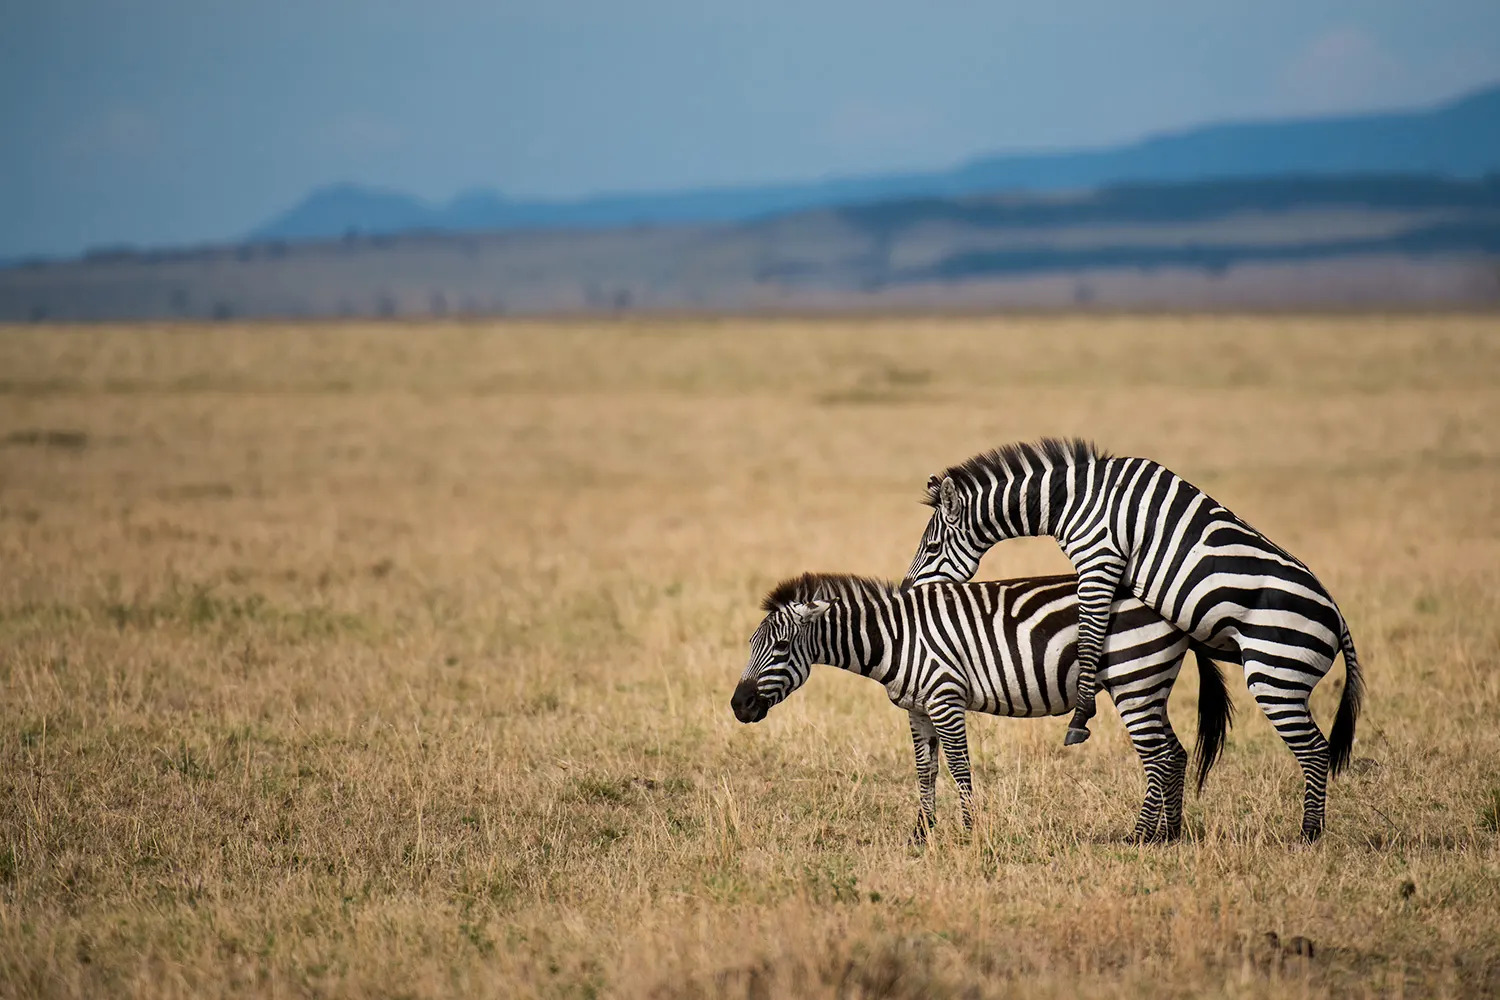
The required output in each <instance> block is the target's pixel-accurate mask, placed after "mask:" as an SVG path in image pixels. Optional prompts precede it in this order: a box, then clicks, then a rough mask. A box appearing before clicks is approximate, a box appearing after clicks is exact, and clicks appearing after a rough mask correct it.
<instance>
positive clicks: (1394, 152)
mask: <svg viewBox="0 0 1500 1000" xmlns="http://www.w3.org/2000/svg"><path fill="white" fill-rule="evenodd" d="M1494 171H1500V86H1495V87H1491V88H1488V89H1485V90H1482V91H1479V92H1477V93H1474V94H1470V95H1469V96H1467V97H1463V98H1460V99H1458V100H1456V101H1453V102H1450V103H1447V104H1444V105H1441V106H1439V107H1436V108H1432V109H1429V110H1422V111H1405V112H1386V113H1374V114H1362V115H1347V116H1341V117H1323V118H1308V119H1301V120H1286V121H1268V122H1240V123H1229V124H1220V125H1208V126H1203V127H1199V128H1192V129H1187V130H1184V131H1180V132H1174V133H1170V134H1165V135H1158V136H1152V137H1149V138H1146V139H1143V140H1141V141H1139V142H1135V143H1131V144H1128V145H1124V146H1118V147H1112V148H1106V149H1095V150H1081V151H1075V152H1058V153H1039V154H1024V155H1013V156H995V157H987V158H984V159H979V160H975V161H973V162H971V163H968V164H965V165H963V166H960V167H958V168H956V169H954V170H950V171H938V172H931V173H910V174H889V175H872V176H868V177H850V178H831V179H827V180H821V181H814V182H808V183H801V184H780V185H764V186H752V187H741V188H718V189H700V190H689V191H677V192H662V193H652V194H614V195H600V196H595V197H589V198H581V199H577V200H572V201H534V200H518V199H510V198H507V197H505V196H504V195H502V194H499V193H497V192H493V191H485V190H479V191H472V192H468V193H466V194H463V195H460V196H459V197H457V198H455V199H453V200H452V201H451V202H449V203H447V204H445V205H432V204H428V203H426V202H424V201H421V200H420V199H417V198H413V197H411V196H409V195H405V194H402V193H400V192H394V191H387V190H379V189H372V188H366V187H361V186H358V185H353V184H340V185H334V186H331V187H326V188H322V189H319V190H317V191H314V192H313V193H312V194H310V195H309V196H308V197H307V198H306V199H305V200H303V201H302V202H301V203H300V204H298V205H296V206H295V207H293V208H292V209H290V210H289V211H287V212H285V213H284V214H282V215H280V216H278V217H277V218H275V219H273V220H272V221H270V222H268V223H267V224H266V225H264V226H263V227H261V228H260V229H258V230H257V231H256V232H254V233H253V234H251V236H252V238H253V239H257V240H305V239H318V238H329V237H337V236H342V235H344V234H345V233H348V232H351V231H356V232H359V233H364V234H377V233H397V232H408V231H414V230H435V231H460V230H494V229H532V228H536V229H552V228H598V227H611V226H628V225H642V224H647V225H654V224H664V223H682V222H728V221H739V220H745V219H752V218H756V217H758V216H763V215H769V214H773V213H778V212H787V211H794V210H798V209H806V208H814V207H819V206H834V205H852V204H861V203H867V202H874V201H881V200H886V199H893V198H923V197H954V196H960V195H969V194H978V193H987V192H997V191H1046V190H1078V189H1092V188H1098V187H1103V186H1108V185H1115V184H1120V183H1128V182H1146V183H1161V182H1173V181H1190V180H1201V179H1205V178H1233V177H1268V176H1275V175H1279V174H1296V175H1303V176H1306V175H1317V174H1355V173H1359V174H1370V173H1385V174H1434V175H1443V176H1450V177H1463V178H1471V177H1478V176H1481V175H1483V174H1486V173H1489V172H1494Z"/></svg>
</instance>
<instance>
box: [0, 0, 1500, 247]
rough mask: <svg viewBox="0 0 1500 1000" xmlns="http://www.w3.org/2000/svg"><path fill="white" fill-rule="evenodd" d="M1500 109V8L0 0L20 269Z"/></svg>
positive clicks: (0, 166) (0, 158) (1432, 1)
mask: <svg viewBox="0 0 1500 1000" xmlns="http://www.w3.org/2000/svg"><path fill="white" fill-rule="evenodd" d="M1496 80H1500V3H1496V2H1495V0H1429V2H1427V3H1423V4H1416V3H1411V2H1408V0H1401V2H1397V0H1365V2H1352V0H1350V2H1323V0H1300V2H1292V0H1260V2H1256V3H1248V2H1242V3H1234V4H1227V3H1219V2H1203V0H1192V2H1188V0H1137V2H1135V3H1131V4H1122V3H1120V2H1118V0H1051V2H1047V3H1037V2H1034V0H1033V2H1024V3H1003V2H957V0H928V2H924V3H921V4H918V3H901V4H896V3H883V2H880V0H863V2H824V0H761V2H758V3H753V4H752V3H735V4H727V3H726V4H717V3H713V2H710V0H632V2H629V3H625V2H619V0H537V2H532V0H500V2H489V3H477V2H466V0H429V2H425V3H420V4H417V3H404V4H398V3H386V2H382V0H361V2H353V0H300V2H281V0H265V2H261V3H243V2H241V3H233V4H230V3H221V2H217V0H130V2H125V0H0V129H3V132H0V135H3V136H4V138H3V141H0V257H11V256H18V255H22V254H32V253H47V254H58V253H72V252H77V251H78V250H81V249H83V248H84V247H87V246H94V245H100V244H108V243H118V242H134V243H140V244H145V245H158V244H171V243H180V242H196V241H204V240H216V239H225V238H232V237H235V236H237V235H239V234H242V233H244V232H245V231H247V230H249V229H250V228H252V227H254V226H256V225H258V224H259V223H261V222H263V221H264V220H265V219H266V218H268V217H269V216H271V215H273V214H275V213H276V212H279V211H280V210H282V209H284V208H286V207H288V206H289V205H290V204H292V203H293V202H295V201H297V200H299V199H300V198H301V197H302V196H304V195H305V194H306V193H307V192H308V191H309V190H310V189H312V188H314V187H317V186H321V185H324V184H328V183H332V182H336V181H356V182H361V183H366V184H371V185H377V186H383V187H390V188H396V189H399V190H403V191H409V192H412V193H414V194H417V195H420V196H423V197H426V198H430V199H435V200H445V199H447V198H449V197H451V196H453V195H454V194H456V193H458V192H460V191H462V190H465V189H469V188H474V187H490V188H496V189H499V190H502V191H504V192H506V193H509V194H514V195H523V196H546V197H566V196H572V195H579V194H585V193H590V192H598V191H605V190H642V189H667V188H677V187H685V186H700V185H725V184H742V183H755V182H762V181H773V180H791V179H805V178H812V177H817V176H820V175H827V174H852V173H872V172H883V171H888V170H895V169H910V168H929V167H942V166H947V165H951V164H954V163H957V162H959V161H962V160H965V159H969V158H972V157H974V156H976V155H980V154H984V153H990V152H996V151H1008V150H1023V149H1038V148H1057V147H1074V146H1088V145H1100V144H1107V143H1113V142H1118V141H1122V140H1128V139H1132V138H1135V137H1138V136H1140V135H1142V134H1144V133H1148V132H1152V131H1158V130H1162V129H1170V128H1176V127H1180V126H1183V125H1189V124H1195V123H1200V122H1205V121H1212V120H1218V119H1224V118H1244V117H1264V116H1282V115H1291V114H1311V113H1322V112H1330V111H1346V110H1359V109H1376V108H1387V107H1397V106H1416V105H1422V104H1426V103H1430V102H1434V101H1437V100H1441V99H1444V98H1447V97H1449V96H1452V95H1455V94H1457V93H1460V92H1463V91H1465V90H1468V89H1472V88H1474V87H1476V86H1479V85H1483V84H1485V83H1490V82H1494V81H1496Z"/></svg>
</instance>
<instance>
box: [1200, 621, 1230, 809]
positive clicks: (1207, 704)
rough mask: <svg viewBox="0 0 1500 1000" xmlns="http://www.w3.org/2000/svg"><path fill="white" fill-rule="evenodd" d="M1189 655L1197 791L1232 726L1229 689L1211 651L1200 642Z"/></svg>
mask: <svg viewBox="0 0 1500 1000" xmlns="http://www.w3.org/2000/svg"><path fill="white" fill-rule="evenodd" d="M1193 656H1194V658H1196V659H1197V661H1198V745H1197V746H1196V747H1194V748H1193V756H1194V757H1195V758H1196V759H1197V762H1198V764H1197V771H1198V791H1199V792H1200V793H1201V792H1202V791H1203V783H1204V782H1205V781H1207V780H1208V772H1209V771H1212V770H1213V767H1214V762H1215V761H1217V760H1218V759H1219V753H1220V751H1222V750H1223V749H1224V740H1225V739H1226V738H1227V737H1228V736H1229V727H1230V726H1231V725H1233V724H1234V703H1233V702H1231V701H1230V700H1229V689H1228V688H1226V687H1225V686H1224V677H1223V675H1222V674H1220V673H1219V664H1218V663H1217V662H1216V661H1215V660H1214V658H1213V656H1214V651H1213V650H1212V649H1209V648H1208V647H1207V646H1205V645H1203V644H1202V643H1198V642H1195V643H1193Z"/></svg>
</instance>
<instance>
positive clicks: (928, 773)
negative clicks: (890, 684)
mask: <svg viewBox="0 0 1500 1000" xmlns="http://www.w3.org/2000/svg"><path fill="white" fill-rule="evenodd" d="M907 714H908V715H909V716H910V721H911V745H912V749H913V750H915V751H916V755H917V792H918V801H919V802H920V805H919V807H918V812H917V825H916V828H915V829H913V830H912V832H911V842H912V843H913V844H924V843H926V842H927V831H928V830H931V829H932V828H933V827H934V826H936V825H937V775H938V766H939V765H938V736H937V730H936V729H934V728H933V725H932V720H931V719H929V718H928V717H927V716H926V715H924V714H923V713H921V712H917V711H911V712H909V713H907Z"/></svg>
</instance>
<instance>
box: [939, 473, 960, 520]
mask: <svg viewBox="0 0 1500 1000" xmlns="http://www.w3.org/2000/svg"><path fill="white" fill-rule="evenodd" d="M934 478H936V477H934ZM938 496H939V497H940V498H941V502H942V505H943V515H944V516H945V517H947V518H948V520H950V521H957V520H958V487H957V486H956V485H954V482H953V477H952V476H949V477H947V478H946V479H944V480H943V484H942V486H940V487H939V488H938Z"/></svg>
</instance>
